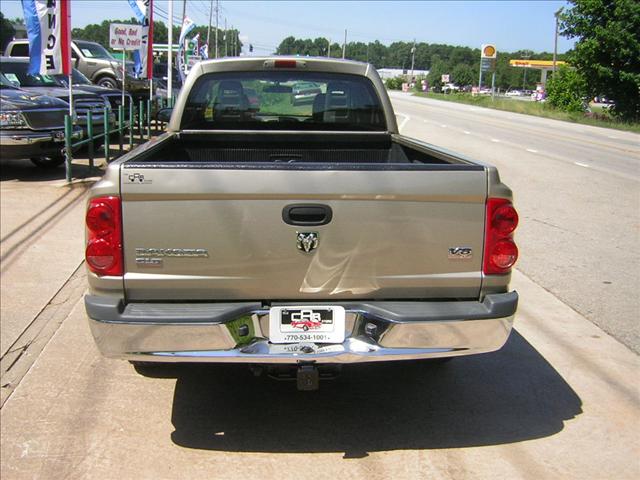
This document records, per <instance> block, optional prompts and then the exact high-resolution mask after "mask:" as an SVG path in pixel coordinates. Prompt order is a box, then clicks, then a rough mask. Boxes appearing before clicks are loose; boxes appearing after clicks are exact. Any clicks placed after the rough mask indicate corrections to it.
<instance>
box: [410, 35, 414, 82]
mask: <svg viewBox="0 0 640 480" xmlns="http://www.w3.org/2000/svg"><path fill="white" fill-rule="evenodd" d="M415 63H416V39H415V38H414V39H413V47H411V79H410V81H409V83H411V82H413V67H414V65H415Z"/></svg>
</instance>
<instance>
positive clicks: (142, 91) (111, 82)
mask: <svg viewBox="0 0 640 480" xmlns="http://www.w3.org/2000/svg"><path fill="white" fill-rule="evenodd" d="M4 54H5V56H6V57H25V58H28V57H29V41H28V40H25V39H22V40H13V41H11V42H9V45H7V48H6V50H5V53H4ZM71 59H72V60H73V66H74V67H75V68H77V69H78V70H79V71H80V72H81V73H83V74H84V75H85V76H86V77H87V78H88V79H89V80H91V81H92V82H93V83H95V84H97V85H100V86H102V87H107V88H122V78H123V73H122V63H121V62H119V61H118V60H117V59H116V58H114V57H113V56H112V55H111V54H110V53H109V51H108V50H107V49H106V48H104V47H103V46H102V45H100V44H99V43H95V42H88V41H86V40H74V41H72V42H71ZM125 75H126V82H125V88H126V90H127V91H128V92H130V93H131V95H132V96H134V97H136V99H137V98H142V97H148V96H149V84H148V82H147V80H144V79H139V78H135V76H134V72H133V62H126V71H125Z"/></svg>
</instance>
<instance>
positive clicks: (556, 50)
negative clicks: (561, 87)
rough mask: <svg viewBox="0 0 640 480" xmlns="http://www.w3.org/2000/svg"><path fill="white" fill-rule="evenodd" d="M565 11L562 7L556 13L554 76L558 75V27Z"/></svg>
mask: <svg viewBox="0 0 640 480" xmlns="http://www.w3.org/2000/svg"><path fill="white" fill-rule="evenodd" d="M562 10H564V8H563V7H560V8H559V9H558V11H557V12H556V13H554V14H553V15H554V17H556V35H555V38H554V40H553V76H554V77H555V75H556V57H557V56H558V26H559V20H560V14H561V13H562Z"/></svg>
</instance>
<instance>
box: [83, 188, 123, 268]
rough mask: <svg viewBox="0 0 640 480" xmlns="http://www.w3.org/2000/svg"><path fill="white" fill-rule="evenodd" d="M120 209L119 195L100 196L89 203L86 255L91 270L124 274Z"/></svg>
mask: <svg viewBox="0 0 640 480" xmlns="http://www.w3.org/2000/svg"><path fill="white" fill-rule="evenodd" d="M121 212H122V209H121V204H120V198H119V197H97V198H93V199H91V201H90V202H89V208H88V209H87V215H86V225H87V249H86V251H85V258H86V260H87V265H88V266H89V270H91V271H92V272H93V273H95V274H97V275H101V276H106V275H109V276H120V275H122V274H123V260H122V221H121V220H122V216H121Z"/></svg>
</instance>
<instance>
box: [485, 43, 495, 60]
mask: <svg viewBox="0 0 640 480" xmlns="http://www.w3.org/2000/svg"><path fill="white" fill-rule="evenodd" d="M482 53H483V55H484V56H485V57H493V56H494V55H495V54H496V48H495V47H494V46H493V45H487V46H486V47H484V50H483V52H482Z"/></svg>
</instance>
